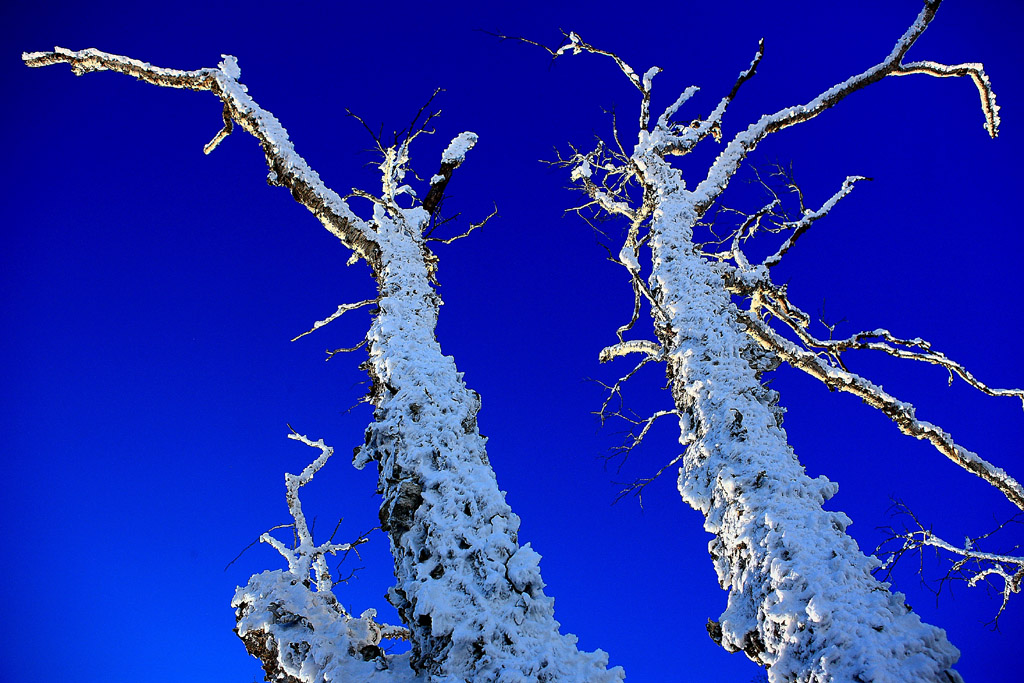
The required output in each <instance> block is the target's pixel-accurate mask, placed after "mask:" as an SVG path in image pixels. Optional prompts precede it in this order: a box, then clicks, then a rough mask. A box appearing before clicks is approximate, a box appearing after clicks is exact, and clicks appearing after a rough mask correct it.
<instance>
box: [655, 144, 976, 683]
mask: <svg viewBox="0 0 1024 683" xmlns="http://www.w3.org/2000/svg"><path fill="white" fill-rule="evenodd" d="M642 151H643V150H641V153H642ZM643 161H644V165H645V177H647V178H648V179H650V180H652V181H653V182H655V183H657V186H658V188H657V195H658V196H657V208H656V210H655V213H654V219H653V224H652V228H651V231H652V239H651V248H652V253H653V271H652V274H651V277H650V282H649V283H650V286H651V288H652V291H654V292H655V295H656V296H657V297H658V300H659V302H660V304H661V306H662V308H663V310H666V311H667V312H668V313H669V315H670V316H671V322H672V325H671V330H670V332H668V333H666V338H663V339H662V343H663V346H664V347H665V348H666V351H667V352H668V355H669V363H670V366H671V367H670V373H669V374H670V377H672V378H673V387H672V389H673V396H674V398H675V401H676V404H677V407H678V408H679V409H681V411H682V412H684V414H685V415H686V416H687V417H686V418H685V419H681V420H680V427H681V430H682V432H683V434H682V438H681V441H683V442H684V443H685V442H688V441H692V444H691V445H690V446H689V447H688V449H687V451H686V453H685V456H684V458H683V467H682V468H681V469H680V474H679V481H678V487H679V491H680V494H681V495H682V497H683V499H684V500H686V502H687V503H689V504H690V505H691V506H693V507H694V508H695V509H697V510H700V511H701V512H702V513H703V514H704V515H705V524H704V527H705V529H706V530H707V531H708V532H710V533H712V534H713V535H714V538H713V539H712V540H711V541H710V543H709V545H708V549H709V551H710V553H711V557H712V559H713V560H714V563H715V570H716V572H717V574H718V579H719V583H720V584H721V586H722V587H723V588H725V589H727V590H728V591H729V597H728V603H727V607H726V610H725V612H724V613H723V614H722V616H721V618H720V626H721V642H722V645H723V646H724V647H726V648H727V649H729V650H734V651H735V650H743V651H744V652H745V653H746V654H747V655H748V656H749V657H750V658H751V659H753V660H755V661H757V662H759V663H761V664H762V665H765V666H767V667H769V668H768V674H769V679H770V680H772V681H807V682H811V681H813V682H822V683H824V682H825V681H855V680H864V681H875V682H876V683H882V682H890V681H891V682H893V683H896V682H897V681H899V682H904V681H937V680H958V679H959V676H958V675H957V674H956V672H955V671H952V666H953V665H954V664H955V662H956V660H957V659H958V657H959V652H958V651H957V649H956V648H955V647H953V646H952V645H951V644H950V643H949V642H948V641H947V640H946V636H945V632H944V631H943V630H941V629H938V628H935V627H933V626H929V625H926V624H923V623H922V622H921V620H920V618H919V617H918V616H917V615H916V614H913V613H911V612H910V611H909V609H908V608H907V607H906V606H905V605H904V603H903V596H902V595H901V594H899V593H895V594H894V593H891V592H889V590H888V585H887V584H883V583H880V582H878V581H877V580H875V579H874V577H873V576H872V575H871V570H872V569H873V568H874V567H875V566H877V564H878V561H877V560H876V559H874V558H869V557H866V556H865V555H864V554H863V553H861V552H860V549H859V548H858V547H857V544H856V542H855V541H854V540H853V539H852V538H850V536H849V535H847V534H846V533H845V530H846V527H847V526H848V525H849V524H850V519H849V518H848V517H847V516H846V515H845V514H843V513H841V512H830V511H826V510H824V509H822V504H823V503H824V502H825V501H827V500H828V499H829V498H831V497H832V496H833V495H834V494H835V493H836V491H837V490H838V486H837V485H836V484H834V483H832V482H830V481H828V479H826V478H825V477H818V478H817V479H811V478H809V477H808V476H807V475H806V473H805V472H804V469H803V467H802V466H801V465H800V463H799V462H798V460H797V458H796V455H795V454H794V453H793V451H792V449H791V448H790V447H789V446H788V444H787V439H786V434H785V431H784V430H783V429H782V427H781V416H780V415H779V414H778V413H777V412H776V411H774V410H773V409H772V406H773V404H774V402H775V399H776V397H775V395H774V393H773V392H771V391H769V390H767V389H765V388H764V387H763V386H762V385H761V384H760V382H759V381H758V380H757V377H756V374H755V371H754V369H753V368H752V367H751V363H750V361H749V360H748V358H749V357H750V353H751V352H750V346H751V343H752V342H751V340H750V338H749V337H747V335H746V334H745V333H744V331H743V329H742V328H741V327H740V325H739V323H738V319H737V313H738V312H737V311H736V310H735V306H734V304H733V303H732V301H731V298H730V296H729V294H728V292H727V290H726V288H725V286H724V283H723V282H722V279H721V277H720V276H719V275H718V274H717V273H716V272H715V271H714V269H713V268H712V266H711V264H710V263H708V262H707V261H705V260H704V259H703V258H701V257H700V256H699V255H698V254H697V253H696V251H695V247H694V245H693V243H692V226H693V225H694V224H695V223H696V220H697V216H698V212H697V209H696V208H695V204H696V202H697V201H700V196H699V194H697V193H689V192H687V191H685V189H683V188H684V187H685V186H684V185H683V183H682V178H681V176H680V175H679V172H678V171H677V170H676V169H673V168H672V167H670V166H669V165H668V164H667V163H666V162H665V161H664V160H663V159H661V158H660V157H658V156H657V155H656V154H653V153H651V154H648V155H646V156H645V157H644V159H643ZM716 166H717V162H716ZM702 185H703V183H702Z"/></svg>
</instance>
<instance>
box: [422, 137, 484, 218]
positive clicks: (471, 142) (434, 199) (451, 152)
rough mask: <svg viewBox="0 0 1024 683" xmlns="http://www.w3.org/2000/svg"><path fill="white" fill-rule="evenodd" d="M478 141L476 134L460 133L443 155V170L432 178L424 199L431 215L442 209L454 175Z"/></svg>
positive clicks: (425, 206) (425, 207)
mask: <svg viewBox="0 0 1024 683" xmlns="http://www.w3.org/2000/svg"><path fill="white" fill-rule="evenodd" d="M477 140H478V137H477V134H476V133H471V132H469V131H466V132H464V133H460V134H459V135H457V136H456V137H455V139H454V140H452V141H451V143H450V144H449V145H448V146H447V147H446V148H445V150H444V152H443V153H442V154H441V168H440V170H438V172H437V173H435V174H434V176H433V177H431V179H430V190H428V191H427V196H426V197H424V198H423V208H424V209H426V210H427V213H429V214H430V215H432V216H433V215H434V214H435V213H436V212H437V211H438V209H440V208H441V202H442V200H443V199H444V191H445V189H446V188H447V187H448V183H449V181H451V179H452V174H453V173H454V172H455V169H457V168H458V167H459V166H461V165H462V162H463V161H465V160H466V153H467V152H468V151H469V150H471V149H473V147H474V146H476V143H477Z"/></svg>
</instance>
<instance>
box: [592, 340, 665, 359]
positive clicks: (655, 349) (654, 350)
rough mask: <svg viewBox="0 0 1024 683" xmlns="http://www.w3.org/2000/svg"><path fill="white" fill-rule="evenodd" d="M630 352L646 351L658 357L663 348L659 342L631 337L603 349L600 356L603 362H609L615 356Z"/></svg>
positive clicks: (649, 354)
mask: <svg viewBox="0 0 1024 683" xmlns="http://www.w3.org/2000/svg"><path fill="white" fill-rule="evenodd" d="M630 353H646V354H647V355H648V356H651V357H653V358H655V359H657V358H660V357H661V355H662V348H661V346H660V345H659V344H656V343H654V342H652V341H648V340H646V339H630V340H628V341H624V342H619V343H618V344H615V345H613V346H607V347H605V348H603V349H601V355H600V356H599V358H600V360H601V362H602V363H607V362H608V361H610V360H612V359H613V358H618V357H620V356H625V355H627V354H630Z"/></svg>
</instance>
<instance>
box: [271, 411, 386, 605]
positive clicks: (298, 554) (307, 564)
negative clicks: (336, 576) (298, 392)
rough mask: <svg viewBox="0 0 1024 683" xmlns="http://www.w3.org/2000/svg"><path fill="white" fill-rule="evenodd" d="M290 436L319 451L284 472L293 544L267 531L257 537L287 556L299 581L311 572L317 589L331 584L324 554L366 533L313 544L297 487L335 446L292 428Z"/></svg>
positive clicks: (308, 479)
mask: <svg viewBox="0 0 1024 683" xmlns="http://www.w3.org/2000/svg"><path fill="white" fill-rule="evenodd" d="M288 438H289V439H293V440H295V441H300V442H302V443H304V444H306V445H307V446H310V447H312V448H319V449H320V455H319V456H318V457H317V458H316V460H314V461H313V462H311V463H310V464H309V465H307V466H306V467H305V469H303V470H302V472H301V473H300V474H298V475H295V474H285V475H284V479H285V486H286V487H287V490H288V492H287V494H286V498H287V500H288V512H290V513H291V516H292V519H293V520H294V522H295V523H294V526H295V537H296V544H295V547H294V548H288V547H287V546H285V545H284V544H283V543H281V541H279V540H277V539H276V538H274V537H273V536H271V535H270V534H269V533H265V534H263V535H262V536H261V537H260V541H262V542H263V543H267V544H268V545H270V546H271V547H273V548H274V550H276V551H277V552H279V553H281V555H282V556H284V558H285V559H286V560H288V571H289V572H291V573H292V574H294V575H295V576H297V577H299V578H300V580H302V581H308V580H309V578H310V571H312V572H313V574H314V577H313V578H314V579H315V581H316V587H317V590H318V591H329V590H330V589H331V587H332V586H333V582H332V580H331V573H330V571H329V569H328V567H327V561H326V559H325V557H326V556H327V555H334V554H336V553H339V552H344V551H347V550H351V549H352V548H354V547H355V546H357V545H361V544H362V543H365V542H366V541H367V538H366V537H365V536H362V537H360V538H359V539H357V540H355V541H353V542H352V543H333V542H331V541H330V540H328V541H327V542H326V543H321V544H320V545H315V544H314V543H313V535H312V533H311V532H310V530H309V526H308V525H307V524H306V516H305V514H304V513H303V512H302V503H301V502H300V501H299V489H300V488H301V487H303V486H305V485H306V484H308V483H309V482H311V481H312V480H313V475H315V474H316V473H317V472H319V471H320V468H321V467H323V466H324V465H325V464H326V463H327V460H328V459H330V457H331V456H332V455H333V454H334V449H333V448H331V447H330V446H327V445H325V444H324V442H323V439H320V440H318V441H310V440H309V439H308V438H306V437H305V436H302V435H301V434H299V433H297V432H296V431H295V430H292V433H291V434H289V435H288Z"/></svg>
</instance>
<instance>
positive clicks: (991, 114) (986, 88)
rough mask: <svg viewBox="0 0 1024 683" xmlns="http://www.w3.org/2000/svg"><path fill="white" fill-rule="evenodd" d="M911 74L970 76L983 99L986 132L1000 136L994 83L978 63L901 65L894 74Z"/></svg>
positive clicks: (930, 62)
mask: <svg viewBox="0 0 1024 683" xmlns="http://www.w3.org/2000/svg"><path fill="white" fill-rule="evenodd" d="M911 74H926V75H928V76H935V77H936V78H951V77H957V76H970V77H971V80H972V81H974V85H975V86H976V87H977V88H978V95H979V96H980V97H981V110H982V111H983V112H984V113H985V130H987V131H988V134H989V135H990V136H991V137H996V136H997V135H999V105H997V104H996V94H995V92H994V91H993V90H992V83H991V82H990V81H989V80H988V74H986V73H985V67H984V66H982V65H981V64H978V63H977V62H972V63H968V64H953V65H947V64H939V63H938V62H932V61H922V62H911V63H909V64H901V65H900V66H899V67H897V68H896V69H895V70H894V71H893V72H892V75H893V76H909V75H911Z"/></svg>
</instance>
